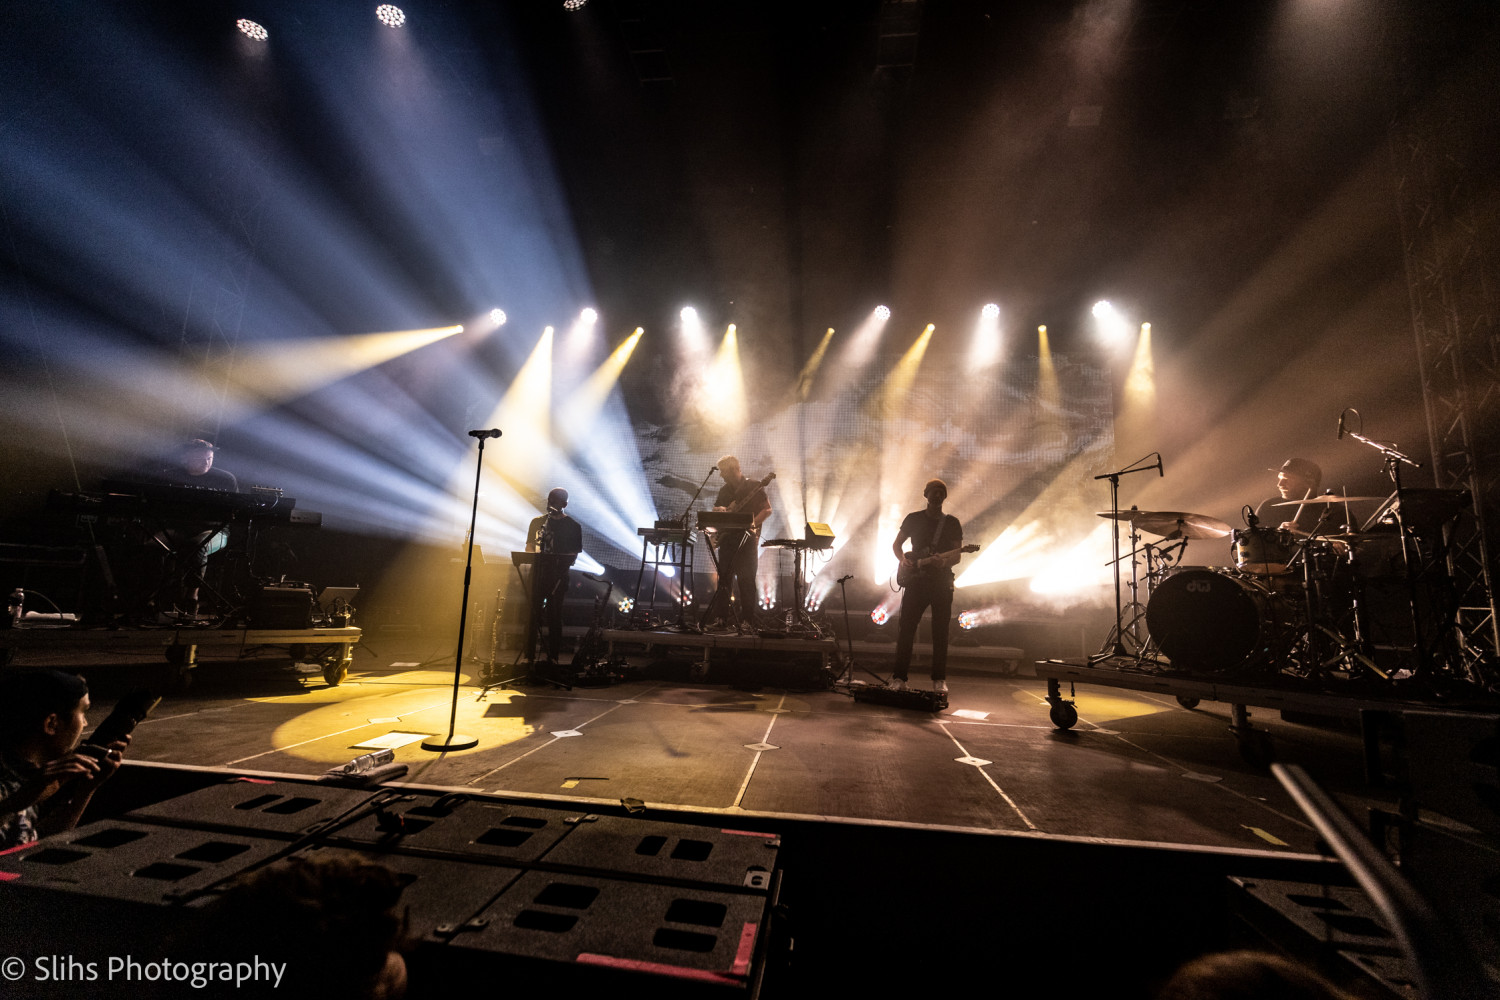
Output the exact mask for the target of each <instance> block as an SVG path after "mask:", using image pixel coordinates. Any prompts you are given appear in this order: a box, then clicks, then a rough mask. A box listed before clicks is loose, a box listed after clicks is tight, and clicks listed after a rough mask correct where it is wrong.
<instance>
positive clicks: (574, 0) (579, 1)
mask: <svg viewBox="0 0 1500 1000" xmlns="http://www.w3.org/2000/svg"><path fill="white" fill-rule="evenodd" d="M588 5H589V0H563V10H583V8H585V7H587V6H588Z"/></svg>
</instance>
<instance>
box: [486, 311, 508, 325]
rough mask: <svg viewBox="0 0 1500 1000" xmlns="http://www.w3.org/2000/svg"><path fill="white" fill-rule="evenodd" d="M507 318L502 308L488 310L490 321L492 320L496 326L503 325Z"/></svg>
mask: <svg viewBox="0 0 1500 1000" xmlns="http://www.w3.org/2000/svg"><path fill="white" fill-rule="evenodd" d="M507 318H508V317H507V316H506V315H505V310H504V309H491V310H490V321H491V322H493V323H494V324H495V325H496V326H504V325H505V321H506V319H507Z"/></svg>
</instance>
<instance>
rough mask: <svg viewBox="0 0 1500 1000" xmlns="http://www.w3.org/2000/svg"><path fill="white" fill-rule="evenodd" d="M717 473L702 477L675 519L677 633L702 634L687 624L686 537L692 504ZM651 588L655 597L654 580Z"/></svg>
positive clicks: (690, 531) (690, 583) (689, 531)
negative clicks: (678, 590) (679, 535)
mask: <svg viewBox="0 0 1500 1000" xmlns="http://www.w3.org/2000/svg"><path fill="white" fill-rule="evenodd" d="M718 471H719V467H718V466H717V465H715V466H714V467H713V468H711V469H709V470H708V475H706V476H704V477H703V482H701V483H699V484H698V489H697V490H696V491H695V492H694V493H693V498H692V499H691V500H689V501H688V502H687V506H686V507H684V508H683V510H682V516H681V517H679V518H678V519H677V522H676V523H677V525H678V526H679V527H680V528H681V529H682V544H681V545H679V546H678V547H677V562H676V566H677V582H678V586H680V587H681V588H682V593H681V596H680V597H679V599H678V601H677V626H676V627H677V631H679V632H690V633H693V634H702V632H703V630H702V629H700V628H698V627H697V626H695V625H692V624H690V623H689V622H688V602H687V595H688V594H689V593H690V592H691V591H692V585H693V581H692V580H689V579H688V576H689V575H690V574H689V573H688V568H687V567H688V546H689V545H691V544H692V542H691V541H690V540H689V538H688V535H689V534H691V533H692V530H693V528H692V525H690V524H688V515H689V514H691V513H692V512H693V504H695V503H697V502H698V497H700V496H702V495H703V487H705V486H707V485H708V478H709V476H712V475H713V474H714V473H715V472H718ZM651 586H652V588H653V589H652V591H651V593H652V594H653V595H655V593H656V591H655V589H654V588H655V586H656V583H655V581H654V580H653V582H652V584H651Z"/></svg>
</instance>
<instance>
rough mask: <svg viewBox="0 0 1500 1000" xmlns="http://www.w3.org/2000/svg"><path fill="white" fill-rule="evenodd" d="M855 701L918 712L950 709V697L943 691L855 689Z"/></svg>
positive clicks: (880, 688)
mask: <svg viewBox="0 0 1500 1000" xmlns="http://www.w3.org/2000/svg"><path fill="white" fill-rule="evenodd" d="M850 693H851V694H852V695H854V700H855V701H867V702H871V703H872V704H876V705H890V706H892V707H893V708H910V709H913V710H915V711H918V712H941V711H943V710H944V709H946V708H947V707H948V696H947V695H946V694H944V693H942V692H941V691H918V690H914V689H912V688H907V689H906V690H905V691H892V690H891V689H890V688H886V687H868V686H867V687H855V688H854V689H853V690H852V691H851V692H850Z"/></svg>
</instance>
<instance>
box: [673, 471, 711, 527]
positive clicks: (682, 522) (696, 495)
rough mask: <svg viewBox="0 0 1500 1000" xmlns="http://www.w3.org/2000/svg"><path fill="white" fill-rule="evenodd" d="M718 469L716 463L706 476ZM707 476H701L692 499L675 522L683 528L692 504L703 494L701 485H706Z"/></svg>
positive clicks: (691, 510)
mask: <svg viewBox="0 0 1500 1000" xmlns="http://www.w3.org/2000/svg"><path fill="white" fill-rule="evenodd" d="M718 471H719V467H718V466H717V465H716V466H714V467H713V468H712V469H709V470H708V476H711V475H713V474H714V473H715V472H718ZM708 476H704V477H703V482H701V483H699V484H698V491H697V492H696V493H694V494H693V499H691V500H689V501H688V505H687V507H686V509H684V510H683V512H682V516H681V517H679V518H678V519H677V523H678V524H680V525H682V526H683V527H684V528H686V527H687V526H688V523H687V519H688V515H689V514H691V513H692V512H693V504H695V503H697V502H698V497H699V496H701V495H702V494H703V487H705V486H707V485H708Z"/></svg>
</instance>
